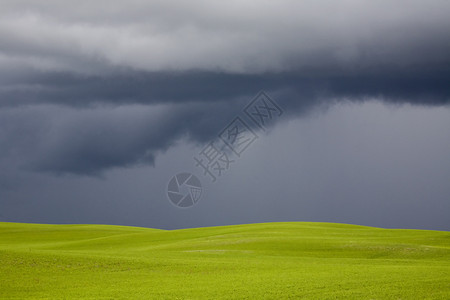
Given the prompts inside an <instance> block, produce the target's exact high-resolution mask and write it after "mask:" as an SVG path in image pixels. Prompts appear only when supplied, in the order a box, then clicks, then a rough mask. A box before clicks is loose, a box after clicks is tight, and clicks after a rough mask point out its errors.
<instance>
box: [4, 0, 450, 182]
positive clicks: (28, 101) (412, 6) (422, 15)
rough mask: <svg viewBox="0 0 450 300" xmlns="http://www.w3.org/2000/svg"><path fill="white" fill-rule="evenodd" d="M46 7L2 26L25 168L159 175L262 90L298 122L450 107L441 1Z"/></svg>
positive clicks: (11, 148) (8, 131)
mask: <svg viewBox="0 0 450 300" xmlns="http://www.w3.org/2000/svg"><path fill="white" fill-rule="evenodd" d="M48 3H49V4H48V5H42V4H40V3H37V2H33V1H3V2H2V7H3V9H2V10H1V12H0V39H1V40H2V43H1V44H0V108H1V109H2V110H3V111H2V113H1V118H2V119H0V122H1V123H2V124H3V125H4V128H3V130H2V131H0V132H2V133H1V134H2V135H3V140H4V141H7V142H5V143H2V146H1V149H0V151H2V152H3V153H4V154H5V157H12V158H13V159H14V160H15V161H18V162H21V164H22V165H23V166H24V167H25V168H33V169H35V170H38V171H49V172H53V173H75V174H82V175H83V174H88V175H99V174H101V173H102V171H104V170H108V169H111V168H114V167H125V166H130V165H135V164H139V163H153V162H154V159H155V156H156V155H157V154H158V153H160V152H161V151H165V150H166V149H168V148H169V147H170V146H171V145H173V143H174V142H175V141H176V140H177V139H180V138H182V137H186V138H188V139H190V140H191V141H194V142H202V141H205V140H207V139H208V138H210V137H212V136H213V135H214V134H215V133H217V132H218V130H219V129H220V128H221V127H222V126H224V125H225V124H226V122H228V121H229V120H231V118H232V117H234V115H235V114H236V113H238V112H239V109H240V108H242V107H243V106H244V105H245V104H246V103H247V102H248V101H249V100H250V99H251V98H252V97H253V96H254V95H255V94H256V93H257V92H258V91H259V90H265V91H267V92H268V93H269V95H271V96H272V97H274V98H275V99H276V100H277V101H278V102H279V103H280V105H282V107H283V108H284V109H285V110H286V112H287V115H290V116H292V117H295V116H298V115H301V114H303V113H305V112H307V111H309V110H310V109H311V108H313V107H316V106H319V105H330V104H332V103H334V102H335V101H342V100H343V99H345V100H350V101H364V100H366V99H372V98H377V99H383V100H384V101H386V102H390V103H409V104H416V105H448V104H449V101H450V97H449V95H450V86H449V85H448V78H450V56H449V54H448V53H450V37H449V35H448V33H447V32H448V30H447V28H449V27H450V20H449V18H448V11H449V8H450V5H449V3H448V2H444V1H429V2H427V4H426V5H424V4H423V2H422V1H409V2H408V5H407V7H404V8H403V9H399V4H398V2H396V1H378V2H376V3H375V2H373V1H362V2H361V1H351V0H348V1H342V2H340V3H339V4H337V3H336V2H332V1H322V2H319V1H318V2H299V1H289V0H285V1H279V2H276V3H272V2H264V1H247V2H245V3H241V2H227V4H226V5H225V4H224V3H221V2H212V1H194V2H193V3H192V2H189V3H188V2H184V1H178V2H176V4H175V3H173V2H171V3H170V4H168V2H167V1H151V2H145V3H144V2H142V1H126V2H125V1H116V2H114V3H110V2H105V1H79V2H78V5H77V6H76V7H74V8H73V9H70V10H68V9H66V6H65V5H66V4H65V3H64V2H61V1H50V2H48ZM99 8H101V9H99ZM331 12H332V13H331ZM30 149H33V151H31V150H30Z"/></svg>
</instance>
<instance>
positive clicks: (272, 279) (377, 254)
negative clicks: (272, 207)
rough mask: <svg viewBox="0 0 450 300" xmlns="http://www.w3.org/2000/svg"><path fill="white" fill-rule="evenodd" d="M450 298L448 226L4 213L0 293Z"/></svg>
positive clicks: (39, 295)
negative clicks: (19, 218) (153, 222)
mask: <svg viewBox="0 0 450 300" xmlns="http://www.w3.org/2000/svg"><path fill="white" fill-rule="evenodd" d="M25 298H32V299H69V298H75V299H217V298H223V299H286V298H291V299H297V298H308V299H348V298H352V299H450V233H449V232H440V231H426V230H398V229H395V230H392V229H380V228H372V227H364V226H355V225H344V224H332V223H265V224H251V225H238V226H223V227H209V228H195V229H183V230H171V231H168V230H158V229H148V228H137V227H123V226H106V225H39V224H19V223H0V299H25Z"/></svg>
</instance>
